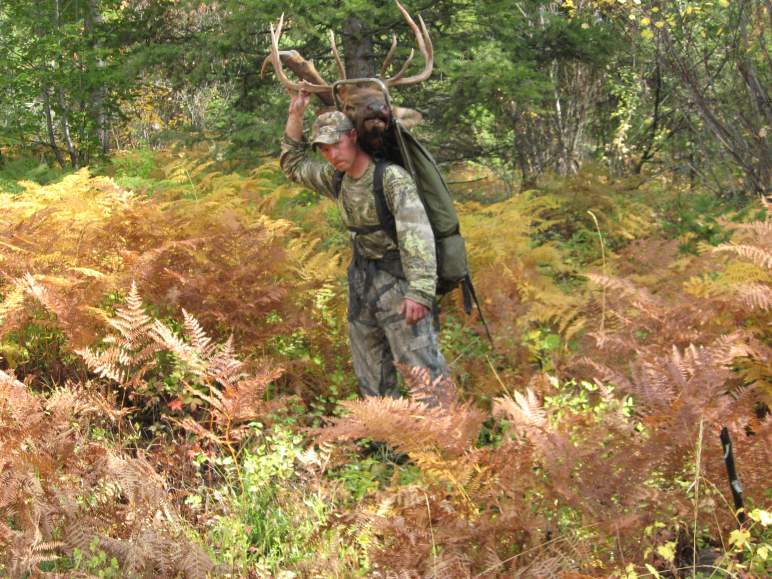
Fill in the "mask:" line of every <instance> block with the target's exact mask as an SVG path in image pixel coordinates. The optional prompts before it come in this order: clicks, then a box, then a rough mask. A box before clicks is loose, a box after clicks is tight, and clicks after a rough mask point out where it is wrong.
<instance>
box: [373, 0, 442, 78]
mask: <svg viewBox="0 0 772 579" xmlns="http://www.w3.org/2000/svg"><path fill="white" fill-rule="evenodd" d="M395 1H396V3H397V8H399V11H400V12H402V15H403V16H404V17H405V20H406V21H407V23H408V26H410V28H411V30H412V31H413V34H414V35H415V39H416V43H417V44H418V50H419V51H420V52H421V55H422V56H423V57H424V61H425V65H424V69H423V70H422V71H421V72H420V73H418V74H414V75H413V76H409V77H407V78H402V77H403V76H404V74H405V71H406V70H407V67H408V65H409V64H410V62H411V61H412V60H413V55H414V54H415V51H414V50H411V51H410V56H409V57H408V58H407V60H406V61H405V64H403V65H402V68H400V70H399V72H398V73H397V74H395V75H394V76H392V77H391V78H387V79H384V83H385V84H386V86H387V87H392V86H406V85H409V84H416V83H419V82H423V81H425V80H426V79H427V78H429V77H430V76H431V74H432V68H433V67H434V46H433V45H432V39H431V38H430V37H429V31H428V30H427V29H426V24H425V23H424V19H423V18H421V15H420V14H419V15H418V21H419V22H420V23H421V28H420V29H419V28H418V26H417V25H416V23H415V21H414V20H413V19H412V18H411V17H410V14H409V13H408V11H407V10H405V7H404V6H402V4H401V3H400V2H399V0H395ZM396 48H397V40H396V37H393V38H392V41H391V48H390V49H389V52H388V54H387V55H386V59H385V60H384V63H383V67H382V68H381V76H383V74H384V73H385V72H386V68H387V67H388V66H389V64H391V60H392V58H394V50H395V49H396Z"/></svg>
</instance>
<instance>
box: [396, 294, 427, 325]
mask: <svg viewBox="0 0 772 579" xmlns="http://www.w3.org/2000/svg"><path fill="white" fill-rule="evenodd" d="M399 313H400V314H402V315H403V316H405V321H406V322H407V323H408V325H411V326H412V325H413V324H416V323H418V322H419V321H421V320H423V319H424V318H425V317H426V315H427V314H428V313H429V308H427V307H426V306H424V305H422V304H419V303H418V302H414V301H413V300H411V299H410V298H405V299H404V300H402V305H401V306H400V307H399Z"/></svg>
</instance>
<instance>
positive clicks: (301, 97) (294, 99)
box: [284, 90, 311, 141]
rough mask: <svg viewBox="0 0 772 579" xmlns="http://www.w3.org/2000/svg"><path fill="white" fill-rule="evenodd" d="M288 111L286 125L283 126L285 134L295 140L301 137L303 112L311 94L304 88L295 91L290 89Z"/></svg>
mask: <svg viewBox="0 0 772 579" xmlns="http://www.w3.org/2000/svg"><path fill="white" fill-rule="evenodd" d="M290 96H291V98H290V104H289V113H288V114H287V126H286V127H285V128H284V132H285V133H286V135H287V136H288V137H289V138H290V139H293V140H295V141H300V140H302V139H303V114H304V113H305V112H306V109H307V108H308V103H310V102H311V94H310V93H307V92H306V91H304V90H301V91H299V92H297V93H294V92H292V91H290Z"/></svg>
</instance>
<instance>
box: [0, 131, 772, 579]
mask: <svg viewBox="0 0 772 579" xmlns="http://www.w3.org/2000/svg"><path fill="white" fill-rule="evenodd" d="M102 172H104V173H105V174H104V175H93V174H91V173H90V172H89V171H88V170H87V169H83V170H80V171H78V172H75V173H71V174H67V175H57V176H54V175H48V174H46V172H45V171H41V170H40V169H37V168H36V167H35V166H33V165H32V164H27V165H25V164H23V163H21V164H18V165H14V166H12V167H6V169H5V170H4V171H3V173H2V175H1V176H0V202H2V204H3V207H4V209H5V211H4V213H3V217H2V218H0V219H2V223H3V228H2V233H1V234H0V270H1V271H2V279H1V280H0V295H1V297H2V301H1V302H0V320H1V321H2V326H1V327H0V356H2V364H3V371H2V374H0V389H2V396H0V515H1V516H0V545H2V549H0V573H5V574H8V575H10V576H26V575H29V574H32V573H44V572H51V573H65V574H71V575H73V576H78V574H82V575H83V576H87V575H90V576H93V575H97V576H105V577H110V576H178V575H183V576H188V577H198V576H201V577H203V576H207V575H210V576H217V577H220V576H233V577H244V576H253V577H282V576H284V577H291V576H302V577H316V576H337V577H350V576H372V577H390V576H403V577H477V576H508V577H510V576H535V577H542V576H565V577H571V576H573V577H576V576H579V575H584V576H617V577H628V578H633V577H638V576H692V575H695V576H699V575H700V574H702V575H703V576H713V575H714V574H715V575H718V574H723V575H725V576H733V577H745V576H765V575H768V574H769V572H770V571H771V569H770V563H769V560H770V554H771V553H770V550H771V549H772V545H771V544H770V532H772V531H770V524H771V523H772V520H771V519H770V514H769V511H770V504H769V501H770V498H771V497H770V488H769V483H768V480H769V469H768V466H767V465H768V464H769V463H770V456H769V448H772V445H770V444H769V443H770V421H769V405H770V403H771V402H772V390H771V389H770V376H771V375H772V369H771V368H770V343H769V334H768V328H769V324H770V317H769V316H770V313H769V312H770V306H772V290H770V282H772V279H771V278H770V276H771V275H772V274H771V273H770V269H771V268H772V247H771V246H770V240H772V235H771V234H772V229H771V227H770V221H769V218H768V216H767V210H768V206H767V205H765V204H764V203H755V204H751V205H749V206H746V207H731V206H727V205H726V204H725V203H723V202H716V201H712V200H710V199H709V198H708V197H707V196H706V195H705V194H702V193H694V192H691V191H688V190H681V189H679V188H678V186H677V185H674V184H672V183H667V182H666V181H664V180H658V181H657V180H649V181H645V180H641V179H635V180H611V179H609V178H607V177H604V176H602V175H593V174H591V173H584V174H582V175H579V176H577V177H575V178H574V179H570V180H561V181H555V182H552V183H547V184H545V185H544V186H543V187H541V188H539V189H535V190H532V191H525V192H522V193H517V194H514V195H498V194H490V191H487V192H486V194H485V195H481V196H478V197H477V200H475V195H474V193H473V192H472V191H466V192H465V194H464V199H465V201H464V202H463V204H461V205H460V207H459V209H460V213H461V220H462V231H463V232H464V234H465V237H466V239H467V243H468V246H469V248H470V258H471V265H472V270H473V274H474V278H475V282H476V286H477V291H478V294H479V295H480V296H481V299H482V305H483V308H484V310H485V313H486V317H487V320H488V324H489V326H490V328H491V332H492V334H493V337H494V345H493V346H491V345H490V344H488V343H487V341H486V339H485V337H484V333H483V331H482V330H481V327H480V325H479V321H478V320H477V319H476V318H474V317H471V318H470V317H466V316H464V314H463V312H462V304H461V303H460V299H459V296H457V295H455V294H451V295H449V296H447V297H446V298H445V299H444V300H443V303H442V320H443V331H442V334H441V339H442V346H443V351H444V353H445V355H446V358H447V359H448V361H449V363H450V365H451V368H452V370H453V374H454V377H455V378H456V383H457V385H458V386H459V387H460V398H459V399H446V400H444V404H443V405H442V406H441V407H439V408H430V407H427V406H426V405H425V404H424V402H423V401H422V393H425V392H426V391H427V390H429V389H436V388H438V385H436V384H430V383H429V381H428V379H427V377H426V375H425V374H423V373H421V372H420V371H409V370H406V373H405V376H404V379H405V383H406V389H407V390H408V391H409V393H410V394H409V396H407V397H406V398H404V399H400V400H376V399H368V400H358V399H356V395H355V392H356V386H355V380H354V379H353V377H352V370H351V367H350V362H349V356H348V348H347V344H346V311H345V309H346V288H345V279H344V268H343V261H344V260H343V258H342V257H341V253H344V254H345V251H347V249H346V247H347V243H348V242H347V236H346V232H345V231H344V230H343V229H342V227H341V225H340V219H339V217H338V216H337V214H336V212H335V210H334V209H333V207H332V204H331V203H330V202H328V201H326V200H323V199H319V198H318V197H317V196H316V195H313V194H310V193H308V192H307V191H303V190H300V189H298V188H297V187H295V186H292V185H288V184H287V183H286V181H284V179H283V177H282V176H281V174H280V172H279V170H278V167H277V165H276V163H274V162H269V163H266V164H263V165H259V166H256V167H249V166H246V165H236V164H235V163H234V162H233V161H231V160H228V159H227V158H226V157H225V156H222V155H220V153H219V149H218V146H217V145H216V144H211V143H210V144H207V143H200V144H198V145H196V147H195V148H192V149H184V148H177V149H169V150H165V151H134V152H129V153H123V154H120V155H118V156H117V157H116V158H115V159H113V160H112V163H111V164H110V165H107V166H105V167H103V168H102ZM30 177H33V178H30ZM490 186H491V184H490V183H486V187H488V188H490ZM494 200H495V202H492V201H494ZM483 201H484V202H483ZM722 427H727V428H728V430H729V432H730V434H731V437H732V440H733V443H734V455H735V460H736V463H737V466H738V470H739V473H740V478H741V480H742V484H743V487H744V493H745V497H746V509H745V512H744V513H742V514H740V513H737V512H736V511H735V507H734V505H733V502H732V497H731V493H730V489H729V485H728V483H727V480H726V472H725V468H724V462H723V451H722V448H721V446H720V443H719V440H718V431H719V429H720V428H722ZM742 515H745V517H743V516H742ZM743 518H746V519H747V520H746V522H745V523H741V522H740V520H741V519H743ZM293 574H294V575H293Z"/></svg>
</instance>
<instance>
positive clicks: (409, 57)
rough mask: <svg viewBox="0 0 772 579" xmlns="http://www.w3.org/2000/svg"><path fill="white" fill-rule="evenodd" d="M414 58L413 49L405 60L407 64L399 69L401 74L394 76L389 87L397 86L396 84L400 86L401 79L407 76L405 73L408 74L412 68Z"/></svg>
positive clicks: (389, 81) (389, 82)
mask: <svg viewBox="0 0 772 579" xmlns="http://www.w3.org/2000/svg"><path fill="white" fill-rule="evenodd" d="M414 56H415V49H414V48H411V49H410V54H409V55H408V57H407V58H406V59H405V64H403V65H402V68H400V69H399V72H398V73H397V74H395V75H394V76H392V77H391V78H390V79H389V80H388V85H389V86H396V85H395V83H396V84H400V83H399V82H398V81H399V79H401V78H402V76H403V75H404V74H405V72H407V69H408V67H409V66H410V63H411V62H413V57H414Z"/></svg>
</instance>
